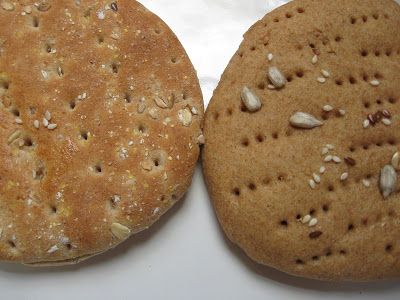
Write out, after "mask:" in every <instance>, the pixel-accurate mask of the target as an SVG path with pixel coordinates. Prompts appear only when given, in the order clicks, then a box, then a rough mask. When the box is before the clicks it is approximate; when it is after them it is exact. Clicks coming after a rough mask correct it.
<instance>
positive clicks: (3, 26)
mask: <svg viewBox="0 0 400 300" xmlns="http://www.w3.org/2000/svg"><path fill="white" fill-rule="evenodd" d="M0 100H1V107H0V118H1V120H2V125H1V128H0V139H1V143H0V144H1V145H0V156H1V163H0V260H3V261H10V262H22V263H25V264H46V263H50V264H63V263H71V262H78V261H79V260H81V259H82V258H87V257H90V256H91V255H94V254H96V253H100V252H104V251H106V250H107V249H110V248H113V247H115V246H116V245H117V244H119V243H121V242H122V241H124V240H125V239H127V238H128V237H129V236H130V235H132V234H134V233H136V232H139V231H141V230H143V229H146V228H148V227H149V226H150V225H151V224H153V223H154V222H155V221H156V220H157V219H158V218H159V217H160V216H161V215H162V214H164V213H165V212H166V211H167V210H168V209H169V208H170V207H171V206H172V205H173V204H174V203H175V202H176V201H178V200H179V199H180V198H181V197H182V196H183V194H184V193H185V191H186V189H187V188H188V186H189V184H190V182H191V179H192V174H193V171H194V167H195V164H196V161H197V158H198V155H199V142H198V137H199V136H200V137H201V120H202V115H203V104H202V95H201V91H200V88H199V83H198V79H197V77H196V73H195V70H194V69H193V66H192V64H191V62H190V60H189V58H188V57H187V55H186V53H185V51H184V49H183V47H182V46H181V44H180V43H179V41H178V39H177V38H176V36H175V35H174V34H173V33H172V31H171V30H170V29H169V28H168V26H167V25H166V24H165V23H164V22H163V21H162V20H160V19H159V18H158V17H157V16H155V15H154V14H152V13H151V12H150V11H148V10H147V9H146V8H145V7H143V6H142V5H141V4H139V3H138V2H136V1H132V0H119V1H115V2H112V1H78V0H77V1H19V2H18V3H17V2H15V1H5V0H0Z"/></svg>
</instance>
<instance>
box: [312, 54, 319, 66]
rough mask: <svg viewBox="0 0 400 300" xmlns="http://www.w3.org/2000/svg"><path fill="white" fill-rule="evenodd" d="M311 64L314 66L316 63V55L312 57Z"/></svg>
mask: <svg viewBox="0 0 400 300" xmlns="http://www.w3.org/2000/svg"><path fill="white" fill-rule="evenodd" d="M311 62H312V64H313V65H315V64H316V63H317V62H318V55H314V56H313V58H312V59H311Z"/></svg>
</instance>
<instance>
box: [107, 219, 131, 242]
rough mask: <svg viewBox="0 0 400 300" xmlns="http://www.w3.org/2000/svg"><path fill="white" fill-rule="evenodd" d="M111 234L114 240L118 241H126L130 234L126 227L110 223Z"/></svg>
mask: <svg viewBox="0 0 400 300" xmlns="http://www.w3.org/2000/svg"><path fill="white" fill-rule="evenodd" d="M111 232H112V234H113V235H114V236H115V237H116V238H118V239H120V240H125V239H127V238H128V237H129V235H130V234H131V230H130V229H129V228H128V227H126V226H124V225H121V224H120V223H112V224H111Z"/></svg>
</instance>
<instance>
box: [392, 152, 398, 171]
mask: <svg viewBox="0 0 400 300" xmlns="http://www.w3.org/2000/svg"><path fill="white" fill-rule="evenodd" d="M399 165H400V154H399V152H396V153H395V154H393V157H392V166H393V168H395V169H398V168H399Z"/></svg>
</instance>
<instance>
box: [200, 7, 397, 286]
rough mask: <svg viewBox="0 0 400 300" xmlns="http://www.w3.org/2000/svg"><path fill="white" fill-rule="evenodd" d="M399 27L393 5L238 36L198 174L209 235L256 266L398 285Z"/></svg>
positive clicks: (273, 23)
mask: <svg viewBox="0 0 400 300" xmlns="http://www.w3.org/2000/svg"><path fill="white" fill-rule="evenodd" d="M399 28H400V7H399V5H398V4H396V3H395V2H394V1H389V0H385V1H372V0H355V1H345V0H338V1H329V0H318V1H316V0H299V1H297V0H296V1H292V2H290V3H289V4H288V5H285V6H282V7H280V8H279V9H277V10H275V11H273V12H272V13H270V14H267V15H266V16H265V17H264V18H263V19H262V20H260V21H259V22H257V23H256V24H255V25H254V26H252V27H251V29H250V30H249V31H248V32H247V33H246V34H245V36H244V41H243V43H242V44H241V46H240V48H239V50H238V51H237V53H236V54H235V55H234V56H233V58H232V60H231V62H230V64H229V66H228V67H227V69H226V70H225V72H224V74H223V76H222V78H221V81H220V83H219V86H218V88H217V89H216V91H215V92H214V96H213V98H212V100H211V103H210V105H209V107H208V109H207V113H206V118H205V129H204V136H205V140H206V145H205V149H204V158H203V164H204V174H205V178H206V181H207V185H208V189H209V192H210V195H211V198H212V200H213V203H214V206H215V210H216V212H217V215H218V219H219V221H220V223H221V226H222V227H223V229H224V231H225V233H226V234H227V236H228V237H229V239H230V240H231V241H233V242H234V243H235V244H237V245H239V247H241V248H242V249H243V250H244V251H245V252H246V253H247V254H248V255H249V256H250V257H251V258H252V259H254V260H255V261H256V262H259V263H261V264H264V265H267V266H272V267H274V268H277V269H279V270H282V271H284V272H287V273H290V274H294V275H297V276H304V277H310V278H316V279H324V280H372V279H381V278H393V277H399V275H400V259H399V257H400V219H399V216H400V194H399V187H400V183H399V182H398V178H399V167H398V151H399V149H400V147H399V143H400V130H399V129H400V106H399V105H400V36H399V32H398V30H399ZM396 153H397V154H396Z"/></svg>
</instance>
